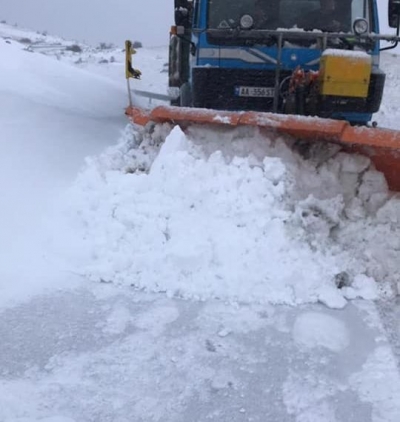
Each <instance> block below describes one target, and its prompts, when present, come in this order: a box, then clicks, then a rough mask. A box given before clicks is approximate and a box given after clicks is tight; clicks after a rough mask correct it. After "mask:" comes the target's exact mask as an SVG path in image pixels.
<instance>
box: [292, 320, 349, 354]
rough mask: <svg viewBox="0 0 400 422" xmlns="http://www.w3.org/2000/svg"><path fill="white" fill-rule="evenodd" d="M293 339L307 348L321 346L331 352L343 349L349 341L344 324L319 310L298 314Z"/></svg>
mask: <svg viewBox="0 0 400 422" xmlns="http://www.w3.org/2000/svg"><path fill="white" fill-rule="evenodd" d="M293 338H294V341H295V342H296V343H297V344H299V345H302V346H305V347H307V348H310V349H311V348H314V347H323V348H325V349H328V350H330V351H332V352H340V351H342V350H344V349H345V348H346V347H347V346H348V345H349V343H350V335H349V332H348V330H347V328H346V326H345V324H344V323H343V322H342V321H341V320H339V319H337V318H334V317H331V316H329V315H327V314H323V313H320V312H307V313H304V314H302V315H300V316H299V317H298V318H297V319H296V322H295V324H294V327H293Z"/></svg>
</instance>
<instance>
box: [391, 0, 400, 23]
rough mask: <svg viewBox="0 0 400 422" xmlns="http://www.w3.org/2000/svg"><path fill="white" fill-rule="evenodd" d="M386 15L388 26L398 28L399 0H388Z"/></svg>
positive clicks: (399, 21)
mask: <svg viewBox="0 0 400 422" xmlns="http://www.w3.org/2000/svg"><path fill="white" fill-rule="evenodd" d="M388 17H389V26H390V27H391V28H398V27H399V23H400V0H389V5H388Z"/></svg>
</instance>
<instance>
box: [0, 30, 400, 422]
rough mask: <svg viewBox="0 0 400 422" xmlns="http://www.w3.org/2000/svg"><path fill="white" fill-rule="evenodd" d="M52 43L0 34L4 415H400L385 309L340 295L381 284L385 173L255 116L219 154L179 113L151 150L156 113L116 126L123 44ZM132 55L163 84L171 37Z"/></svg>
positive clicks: (393, 336) (391, 256) (306, 418)
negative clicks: (182, 127)
mask: <svg viewBox="0 0 400 422" xmlns="http://www.w3.org/2000/svg"><path fill="white" fill-rule="evenodd" d="M0 34H2V35H3V36H4V35H7V34H8V35H9V36H11V37H12V38H18V37H22V35H28V36H29V37H30V38H34V37H35V34H33V33H26V34H25V33H20V32H18V31H17V30H16V29H15V28H9V27H7V26H6V25H0ZM45 41H46V42H54V39H50V40H45ZM58 41H60V40H57V42H58ZM60 42H62V43H65V44H66V45H67V44H68V43H67V42H65V41H63V40H61V41H60ZM62 51H63V50H61V53H59V55H58V56H57V54H54V52H52V53H51V54H52V55H55V58H57V57H58V59H59V60H55V58H53V57H47V56H43V55H41V54H38V53H31V52H27V51H25V50H23V49H22V46H21V45H20V44H19V43H17V42H15V41H14V40H9V41H8V42H5V40H3V39H2V38H0V57H1V58H2V60H0V73H1V74H2V78H1V80H0V105H1V110H2V111H1V114H0V127H1V131H2V135H1V140H0V192H1V198H2V203H1V205H2V206H1V208H0V232H1V236H0V257H1V265H0V339H1V340H0V421H1V422H3V421H4V422H39V421H40V422H92V421H93V422H108V421H110V422H111V421H112V422H114V421H115V422H128V421H129V422H131V421H134V422H147V421H160V422H161V421H162V422H188V421H193V422H195V421H196V422H200V421H202V422H203V421H204V422H205V421H208V420H216V421H219V422H227V421H238V422H239V421H240V422H242V421H246V422H267V421H268V422H275V421H276V422H278V421H279V422H349V421H351V422H353V421H354V422H359V421H363V422H398V421H399V420H400V377H399V370H398V352H399V348H398V346H399V344H398V334H399V323H398V321H399V319H398V315H399V314H400V312H399V309H400V308H399V306H398V304H397V302H396V299H395V298H393V299H392V300H391V302H385V303H382V304H379V303H378V305H377V304H376V303H374V302H371V301H369V300H360V299H355V300H351V301H349V302H348V301H347V300H348V299H352V298H355V297H364V298H376V297H378V296H379V297H381V298H382V297H383V296H384V295H388V296H389V297H393V296H394V295H393V289H394V288H395V287H396V281H397V280H398V277H399V272H398V269H397V265H396V262H398V261H397V260H396V259H397V258H396V257H397V254H398V250H399V245H398V243H396V241H397V242H398V240H397V239H398V238H400V236H399V233H400V231H399V222H400V214H399V212H400V207H399V206H398V204H399V201H398V199H397V198H391V199H389V196H388V193H387V192H386V191H385V189H384V184H383V185H382V179H381V178H380V176H379V175H377V174H376V173H375V172H374V171H373V170H371V169H369V167H368V163H366V162H365V160H364V159H357V158H353V159H348V158H346V157H344V156H341V157H338V158H337V159H336V160H335V161H333V162H330V163H328V164H324V165H323V166H322V167H321V168H319V170H318V172H319V173H318V172H316V171H315V167H314V168H313V167H312V166H310V165H308V164H305V163H303V162H302V161H301V160H299V158H298V157H296V155H295V154H293V153H292V152H290V151H289V149H288V148H287V146H282V147H279V148H278V149H279V151H278V152H279V153H277V150H276V149H274V148H275V140H269V139H268V138H265V137H263V136H262V134H259V133H252V134H251V133H250V134H249V133H248V132H246V133H241V132H233V133H232V132H230V133H222V132H221V133H219V134H218V144H219V145H225V144H227V143H228V144H229V143H231V142H233V145H234V148H233V149H231V150H224V148H222V147H221V146H219V147H218V148H219V149H220V151H221V152H220V153H218V152H216V149H215V145H213V144H215V142H213V141H214V139H212V138H211V137H210V134H209V133H207V131H206V130H204V131H199V130H198V129H197V128H193V129H192V131H189V132H187V133H186V134H185V135H184V134H183V133H181V132H179V131H178V130H174V132H173V133H172V135H170V137H169V138H168V141H167V142H166V143H164V144H163V145H164V147H163V148H164V149H163V150H162V153H161V154H159V155H157V153H158V151H159V148H160V143H161V142H162V141H164V140H165V138H166V137H167V135H168V134H169V133H170V131H171V128H170V127H168V126H164V127H156V128H155V131H154V132H153V133H152V134H151V136H148V137H145V139H144V140H143V139H142V138H141V135H140V134H139V133H138V132H137V131H132V128H127V129H125V130H124V128H125V126H126V120H125V116H124V115H123V107H124V105H125V102H126V92H125V81H124V79H123V63H122V58H123V53H122V51H120V50H119V51H94V50H92V49H89V48H88V49H85V48H84V51H83V53H81V54H79V55H74V54H72V53H67V52H65V51H64V53H63V54H62ZM111 57H113V59H112V60H111ZM392 59H393V60H392ZM105 60H108V63H105V62H104V61H105ZM135 60H136V63H137V66H138V67H140V68H141V70H142V71H143V73H144V77H143V81H141V82H140V84H138V87H139V88H141V89H144V88H145V89H149V90H154V91H160V90H164V92H165V79H166V74H165V61H166V49H165V50H164V49H155V50H142V51H141V52H140V53H139V54H138V55H137V57H136V56H135ZM394 60H396V58H392V57H391V56H390V55H387V56H385V63H384V65H385V66H386V67H387V68H388V69H389V75H390V78H389V83H390V84H391V85H389V89H387V92H388V96H387V97H386V102H385V104H384V106H383V108H382V111H381V113H380V114H379V115H378V116H377V118H378V119H379V121H380V122H381V123H382V125H388V126H391V127H396V126H395V125H396V124H397V122H396V116H397V119H398V117H399V116H400V111H399V110H398V107H397V105H396V103H395V99H396V94H395V92H398V89H399V88H398V87H397V76H396V75H397V70H396V69H397V65H396V63H395V61H394ZM75 62H76V63H75ZM74 63H75V64H76V65H75V66H71V64H74ZM24 69H29V72H28V71H23V70H24ZM396 90H397V91H396ZM122 132H123V133H124V134H123V135H122V136H121V135H120V133H122ZM146 136H147V135H146ZM214 136H215V135H214ZM243 136H245V137H246V142H245V144H243V139H242V138H243ZM119 138H120V142H119V144H118V145H117V146H115V144H116V142H117V140H118V139H119ZM138 139H140V140H143V141H144V142H142V144H141V147H140V148H138V145H137V140H138ZM201 141H207V142H206V144H207V148H206V150H205V151H204V149H203V150H200V149H199V147H198V144H199V142H201ZM261 144H268V145H267V147H265V146H261ZM277 144H279V143H277ZM282 145H283V144H282ZM249 149H250V150H251V151H249ZM233 151H234V153H233ZM250 152H251V153H252V154H250ZM232 154H233V155H236V156H237V157H236V158H234V159H233V157H232V156H230V155H232ZM87 155H91V156H95V157H94V158H92V159H90V160H88V161H87V162H86V164H85V162H84V158H85V157H86V156H87ZM238 157H240V158H238ZM81 168H84V169H83V170H82V171H81V172H80V173H79V177H78V178H77V179H76V180H75V178H76V175H77V174H78V172H79V170H80V169H81ZM339 171H340V174H341V176H340V177H341V178H338V174H339ZM343 175H344V176H343ZM200 178H202V180H201V182H200ZM196 180H198V181H199V182H198V183H196ZM360 180H361V182H360ZM319 181H323V183H322V182H321V183H322V185H319V183H320V182H319ZM297 182H299V183H297ZM342 185H345V187H346V189H344V191H343V190H341V189H342ZM299 186H301V187H302V189H299ZM360 187H361V189H360ZM310 192H311V193H314V194H315V195H316V196H317V199H313V200H310V198H309V197H308V196H307V194H310ZM341 195H342V196H341ZM338 198H339V199H338ZM340 198H342V200H340ZM215 204H217V205H218V206H215ZM296 204H300V205H296ZM295 206H298V208H295ZM310 210H312V211H313V212H312V213H307V212H306V211H310ZM308 215H311V217H312V218H311V219H310V220H307V218H306V217H307V216H308ZM396 219H397V220H396ZM216 228H218V229H219V230H216ZM333 228H334V230H332V229H333ZM332 232H334V235H332ZM243 233H244V234H243ZM363 233H364V235H363ZM188 238H190V242H188V241H187V239H188ZM185 239H186V240H185ZM268 251H270V252H271V255H270V256H267V255H266V253H267V252H268ZM297 255H299V256H300V257H301V259H300V258H299V257H298V256H297ZM288 257H289V258H290V259H289V258H288ZM368 257H369V259H367V258H368ZM285 260H286V261H285ZM263 263H264V265H263ZM265 263H268V265H266V264H265ZM293 269H294V270H293ZM282 274H284V275H285V276H283V275H282ZM80 275H84V276H85V277H81V276H80ZM335 277H336V279H335ZM338 277H339V278H340V280H339V281H341V282H343V283H344V284H347V282H349V283H350V282H351V281H352V285H351V286H348V287H347V286H344V287H343V288H342V289H337V288H336V284H337V282H338ZM353 279H354V280H353ZM335 283H336V284H335ZM271 286H273V288H271ZM250 290H251V291H250ZM321 302H322V303H324V304H328V305H329V306H330V307H331V308H328V307H327V306H325V305H323V304H322V303H321ZM287 305H292V306H287ZM332 308H340V309H332Z"/></svg>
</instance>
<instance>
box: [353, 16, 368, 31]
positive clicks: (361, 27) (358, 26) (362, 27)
mask: <svg viewBox="0 0 400 422" xmlns="http://www.w3.org/2000/svg"><path fill="white" fill-rule="evenodd" d="M353 29H354V33H355V34H357V35H363V34H366V33H367V32H368V29H369V25H368V22H367V20H366V19H362V18H360V19H356V20H355V21H354V23H353Z"/></svg>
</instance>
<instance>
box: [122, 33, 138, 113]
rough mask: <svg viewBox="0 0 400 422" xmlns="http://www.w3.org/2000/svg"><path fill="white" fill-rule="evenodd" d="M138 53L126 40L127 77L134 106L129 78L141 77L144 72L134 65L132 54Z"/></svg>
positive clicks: (130, 98) (130, 101)
mask: <svg viewBox="0 0 400 422" xmlns="http://www.w3.org/2000/svg"><path fill="white" fill-rule="evenodd" d="M135 53H136V50H134V49H133V47H132V43H131V42H130V41H128V40H127V41H125V77H126V82H127V86H128V95H129V106H130V107H132V94H131V85H130V82H129V78H134V79H140V76H141V75H142V72H140V70H137V69H134V68H133V66H132V55H133V54H135Z"/></svg>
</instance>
